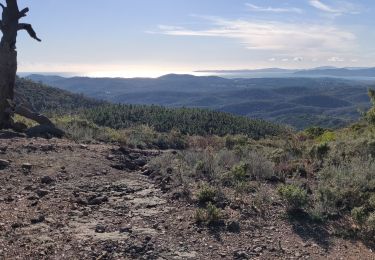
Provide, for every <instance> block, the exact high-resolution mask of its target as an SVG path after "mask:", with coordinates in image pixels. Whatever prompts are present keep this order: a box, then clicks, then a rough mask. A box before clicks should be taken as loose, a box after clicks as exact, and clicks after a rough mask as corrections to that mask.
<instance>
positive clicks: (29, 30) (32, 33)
mask: <svg viewBox="0 0 375 260" xmlns="http://www.w3.org/2000/svg"><path fill="white" fill-rule="evenodd" d="M18 30H25V31H27V33H28V34H29V35H30V37H31V38H33V39H35V40H37V41H38V42H41V41H42V40H41V39H39V38H38V36H36V32H35V31H34V29H33V27H32V26H31V24H28V23H20V24H19V25H18Z"/></svg>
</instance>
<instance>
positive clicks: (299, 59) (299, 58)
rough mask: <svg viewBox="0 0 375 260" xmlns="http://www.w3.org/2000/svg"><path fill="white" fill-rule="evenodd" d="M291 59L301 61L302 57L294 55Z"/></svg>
mask: <svg viewBox="0 0 375 260" xmlns="http://www.w3.org/2000/svg"><path fill="white" fill-rule="evenodd" d="M293 61H303V57H294V58H293Z"/></svg>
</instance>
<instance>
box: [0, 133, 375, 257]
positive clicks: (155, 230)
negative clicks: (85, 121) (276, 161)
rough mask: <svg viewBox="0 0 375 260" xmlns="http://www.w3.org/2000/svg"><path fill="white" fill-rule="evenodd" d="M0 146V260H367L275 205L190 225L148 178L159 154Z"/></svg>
mask: <svg viewBox="0 0 375 260" xmlns="http://www.w3.org/2000/svg"><path fill="white" fill-rule="evenodd" d="M0 147H7V148H6V149H0V150H1V151H4V152H2V153H0V159H1V160H5V161H8V162H9V161H11V163H10V164H7V165H6V168H4V169H2V170H0V245H1V247H0V259H375V255H374V254H373V253H372V252H371V251H370V249H368V248H367V247H365V246H364V245H363V244H361V243H359V242H353V241H348V240H343V239H339V238H335V237H334V236H329V235H327V234H326V233H324V232H327V231H324V232H323V231H322V230H320V229H319V228H318V227H315V226H311V227H309V226H302V225H299V224H292V223H290V222H288V221H287V220H286V219H285V218H284V217H282V216H283V214H282V212H283V208H281V206H280V205H275V206H274V208H272V210H271V211H270V212H269V213H268V215H267V216H266V217H264V218H263V217H260V216H257V215H251V214H250V213H249V215H248V216H245V215H242V216H240V217H239V218H238V219H235V218H234V219H233V220H230V221H229V220H228V221H227V223H226V226H224V227H221V228H218V229H215V228H211V229H210V228H207V227H199V226H197V225H196V224H195V223H194V213H195V210H196V205H194V204H192V203H189V202H186V201H184V200H178V199H176V197H175V196H174V195H173V194H171V193H168V192H165V191H164V192H163V191H162V190H161V185H160V182H159V183H157V182H154V179H155V180H156V179H157V176H156V177H155V176H154V177H153V178H151V177H149V176H147V175H148V174H146V173H147V169H146V168H145V165H147V161H148V160H149V159H150V158H151V157H153V156H158V154H159V152H158V151H137V150H128V149H125V148H122V149H120V148H119V147H116V146H111V145H106V144H96V145H87V146H85V147H84V148H83V147H82V146H81V145H79V144H75V143H73V142H70V141H67V140H57V139H51V140H45V139H27V138H16V139H9V140H0ZM26 162H29V163H30V164H31V165H32V167H31V168H29V167H27V168H28V169H27V170H28V173H27V174H24V172H25V169H24V168H25V167H24V166H23V165H24V164H25V163H26ZM0 163H1V161H0ZM233 208H234V209H232V208H231V207H230V206H227V207H226V208H225V210H227V211H230V213H231V215H232V216H237V215H239V214H238V212H237V211H236V209H235V207H233Z"/></svg>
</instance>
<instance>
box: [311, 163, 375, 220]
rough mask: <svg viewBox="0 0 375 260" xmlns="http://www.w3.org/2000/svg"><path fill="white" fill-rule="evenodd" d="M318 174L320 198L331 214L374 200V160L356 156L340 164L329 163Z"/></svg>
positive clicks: (346, 210) (348, 210)
mask: <svg viewBox="0 0 375 260" xmlns="http://www.w3.org/2000/svg"><path fill="white" fill-rule="evenodd" d="M318 178H319V179H318V188H317V194H316V195H317V199H318V202H319V203H321V204H322V206H323V207H324V211H325V213H326V214H328V215H332V214H333V215H337V214H345V213H346V212H350V211H351V210H352V209H353V208H355V207H362V206H366V205H367V204H368V202H369V201H370V200H371V201H372V200H373V199H372V196H371V195H372V194H371V193H370V191H372V190H375V162H374V161H370V160H367V159H365V160H364V159H361V158H353V159H352V160H351V161H343V162H340V164H339V165H326V166H325V167H324V168H323V169H322V170H321V171H320V173H319V176H318ZM369 198H370V199H369ZM371 203H372V202H371Z"/></svg>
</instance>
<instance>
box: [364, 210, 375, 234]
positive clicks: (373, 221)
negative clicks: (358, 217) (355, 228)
mask: <svg viewBox="0 0 375 260" xmlns="http://www.w3.org/2000/svg"><path fill="white" fill-rule="evenodd" d="M366 227H367V230H368V231H369V232H371V233H374V232H375V212H372V213H371V214H370V215H369V217H368V218H367V221H366Z"/></svg>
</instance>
